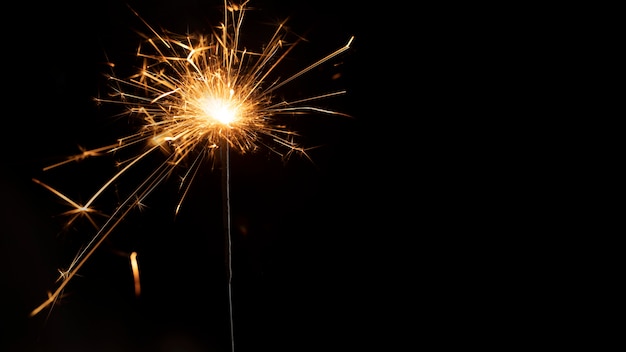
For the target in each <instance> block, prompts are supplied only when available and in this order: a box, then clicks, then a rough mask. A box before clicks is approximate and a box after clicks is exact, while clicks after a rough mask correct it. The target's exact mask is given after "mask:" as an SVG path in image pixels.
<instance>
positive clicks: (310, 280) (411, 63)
mask: <svg viewBox="0 0 626 352" xmlns="http://www.w3.org/2000/svg"><path fill="white" fill-rule="evenodd" d="M129 4H130V5H131V6H132V7H133V8H134V9H135V10H136V11H137V12H138V13H139V14H140V15H141V16H142V17H143V18H144V19H145V20H146V21H147V22H148V23H149V24H150V25H153V26H154V27H155V28H157V29H160V28H164V29H167V30H170V31H172V32H175V33H184V32H185V31H187V30H190V31H195V30H197V31H208V30H210V29H211V26H212V25H214V24H217V23H218V21H219V20H220V19H221V14H222V3H221V2H219V1H205V2H202V1H191V0H185V1H150V2H148V1H131V2H129ZM249 7H251V8H254V9H255V11H251V12H250V13H251V15H250V16H248V17H247V18H246V22H244V28H243V33H244V36H246V37H245V38H248V39H249V41H250V45H251V46H252V45H257V44H258V45H261V44H262V43H263V41H264V40H266V39H267V38H269V35H270V34H271V33H272V31H273V28H274V27H272V25H273V24H275V23H276V22H277V21H279V20H282V19H285V18H289V19H288V22H287V23H288V25H289V26H291V29H292V30H293V31H295V32H297V33H303V34H305V37H306V38H307V39H308V41H307V42H304V43H302V44H300V45H299V47H298V50H295V51H294V52H293V58H291V57H290V59H289V60H287V61H286V63H285V68H284V69H286V70H288V69H295V68H298V67H299V64H300V63H302V64H308V63H310V62H312V61H313V60H315V59H317V58H320V57H322V56H324V55H326V54H327V53H330V52H332V51H334V50H335V49H337V48H339V47H341V46H343V45H344V44H345V43H346V42H347V40H348V39H349V38H350V37H351V36H353V35H354V36H355V39H354V43H353V45H352V49H351V50H350V51H349V52H347V53H346V54H344V55H342V56H340V57H338V58H337V59H335V60H333V61H332V62H329V63H327V64H325V65H323V66H321V67H319V68H318V69H316V70H315V71H314V72H311V73H310V74H309V75H308V76H304V77H301V78H299V79H298V80H296V81H294V82H292V84H290V85H289V87H285V88H286V89H287V90H288V91H290V92H296V93H301V94H309V93H312V94H315V93H316V92H321V91H325V90H335V89H338V88H345V89H347V91H348V93H347V94H346V95H345V96H341V97H339V98H333V99H332V101H330V102H329V103H328V104H330V107H332V108H334V109H336V110H340V111H342V112H345V113H347V114H350V115H351V116H352V118H343V117H339V118H338V117H328V116H312V117H310V120H308V122H306V123H304V124H302V126H301V130H300V131H301V133H302V138H303V144H305V145H315V146H318V145H319V146H321V147H320V148H316V149H313V150H311V151H310V155H311V158H312V160H313V162H311V161H309V160H307V159H306V158H299V157H297V156H295V157H292V158H291V159H289V161H288V162H286V163H284V162H282V161H281V160H280V158H279V157H277V156H276V155H272V154H271V153H268V152H259V153H255V154H246V155H239V154H233V155H232V164H231V175H232V180H231V193H232V199H231V207H232V221H233V231H232V234H233V240H234V245H233V257H232V259H233V270H234V274H233V275H234V276H233V309H234V332H235V349H236V350H237V351H241V352H244V351H302V350H335V349H337V350H338V349H343V350H356V349H359V348H362V347H364V346H369V347H372V346H375V345H379V346H381V347H385V346H386V347H387V348H389V346H391V345H392V344H393V343H394V341H396V340H397V339H398V337H399V336H407V335H408V336H411V335H413V334H414V333H415V330H413V323H412V321H413V319H415V318H416V317H415V316H414V315H413V314H414V313H410V305H409V304H408V303H407V304H402V305H400V304H398V302H399V301H400V297H403V296H406V295H408V294H407V288H408V287H414V286H415V284H416V282H418V281H420V280H424V275H426V276H428V275H431V274H428V272H429V271H430V270H431V269H432V268H434V267H435V265H434V264H432V263H431V264H430V265H431V268H430V269H429V268H426V269H424V268H422V270H421V271H413V270H412V269H411V270H406V269H407V267H406V266H404V267H401V264H400V263H401V262H404V261H405V260H406V259H407V257H406V252H407V248H408V247H409V246H415V242H414V241H415V240H419V238H420V237H419V234H418V231H417V230H416V228H418V227H419V224H418V223H419V221H420V220H419V219H420V218H421V217H423V216H424V215H423V213H421V214H420V212H419V211H417V210H416V208H415V202H416V199H415V198H414V197H415V195H414V194H413V193H412V191H411V188H409V187H402V188H400V187H398V185H399V184H400V182H401V180H404V179H409V180H412V181H411V183H414V182H417V175H418V173H419V172H420V171H419V169H418V168H417V165H418V163H419V160H418V159H420V158H421V157H423V156H424V155H425V154H428V153H423V154H420V153H419V152H418V153H417V154H415V151H416V150H417V149H418V147H417V144H416V143H418V142H417V141H418V140H419V136H418V134H416V135H411V136H410V138H408V139H406V138H404V137H403V136H404V135H405V133H404V132H406V131H403V130H405V129H408V128H410V126H411V125H413V126H414V123H416V110H415V107H414V106H413V104H414V103H417V101H410V102H407V101H406V100H404V95H406V94H407V91H406V88H403V87H402V86H399V85H397V84H396V83H397V78H398V77H404V78H405V81H406V82H407V83H406V84H408V85H409V86H408V88H409V90H413V89H417V88H416V85H415V82H413V81H412V78H410V77H409V76H408V75H410V74H411V72H412V71H413V70H414V69H415V65H416V58H415V57H414V56H412V55H411V53H410V51H407V50H413V49H411V47H415V46H416V45H417V46H419V43H418V42H416V41H415V40H413V41H404V39H403V40H398V37H399V36H402V35H405V34H406V33H404V32H403V31H404V27H402V26H400V24H401V23H403V21H398V20H397V19H396V20H395V21H397V22H395V26H394V18H393V16H392V15H387V14H385V13H384V9H383V8H371V7H365V5H363V4H361V3H357V2H331V1H306V2H287V1H268V0H263V1H259V2H251V3H250V4H249ZM396 10H397V9H396ZM381 11H382V12H383V13H381ZM15 16H17V17H19V21H20V23H21V25H20V26H16V27H13V28H12V29H11V30H9V31H7V32H8V33H7V34H6V35H7V38H6V40H5V45H6V47H5V49H3V51H5V50H6V51H7V52H8V54H6V55H5V57H6V58H10V60H9V61H8V64H7V65H6V66H5V69H6V72H7V76H6V80H7V81H10V82H11V84H10V87H9V88H8V89H9V90H8V96H5V99H6V101H7V104H10V105H11V107H12V109H11V112H10V113H5V115H6V116H9V117H8V119H10V120H11V121H12V123H11V125H10V127H9V125H6V126H7V127H6V128H5V134H7V136H6V139H4V143H5V151H6V153H5V154H6V161H5V163H4V171H3V172H2V179H1V181H2V184H1V187H2V194H3V201H2V206H3V211H2V231H3V234H2V240H3V243H2V248H1V249H2V270H3V272H2V273H3V280H2V281H1V282H2V292H3V293H4V295H3V304H2V320H3V322H2V323H3V325H4V328H3V333H4V334H5V335H6V337H5V338H4V339H3V344H4V345H5V348H4V349H3V350H6V351H229V350H230V336H229V320H228V310H227V309H228V305H227V302H228V298H227V284H226V268H225V251H224V233H223V227H222V222H221V221H222V209H223V208H222V205H223V204H222V198H221V191H222V184H221V180H220V176H221V173H220V172H219V169H211V166H210V165H207V166H206V168H205V169H204V170H203V171H202V172H201V174H200V175H199V176H198V177H197V179H196V181H195V182H194V184H193V186H192V191H191V194H190V195H189V196H188V198H187V199H186V201H185V203H183V207H182V210H181V212H180V213H179V215H178V216H176V217H175V216H174V209H175V205H176V202H177V200H178V199H179V196H180V194H179V193H178V190H177V187H176V185H177V180H176V178H175V177H173V178H172V179H171V180H169V182H166V183H165V184H163V185H162V186H161V187H160V188H159V189H158V190H157V191H155V192H154V193H153V194H152V195H151V196H150V197H149V198H148V200H147V201H146V202H145V203H146V206H147V208H146V210H145V211H143V212H141V213H139V212H137V213H132V214H131V215H129V216H128V218H127V220H126V221H125V222H124V223H123V224H122V225H120V226H119V227H118V228H117V229H116V231H114V233H112V234H111V236H110V237H109V239H108V240H107V241H106V242H105V243H104V245H103V246H102V247H100V248H99V249H98V251H97V252H96V253H95V254H94V255H93V256H92V257H91V258H90V260H89V262H88V263H87V264H86V265H85V266H84V267H83V268H82V269H81V271H80V273H79V274H80V276H78V277H75V278H74V279H73V280H72V282H71V283H70V284H69V285H68V287H67V288H66V290H65V294H66V295H67V296H66V297H65V298H64V299H63V300H62V301H61V302H60V304H58V305H56V306H55V307H54V309H52V310H51V311H49V310H45V311H43V312H42V313H40V314H39V315H37V316H35V317H33V318H29V317H28V313H29V312H30V311H31V310H32V309H34V308H35V307H36V306H38V305H39V304H40V303H41V302H43V301H44V300H45V298H46V291H48V290H53V289H54V288H55V287H56V286H55V279H56V278H57V271H56V270H57V268H61V267H66V266H67V265H69V263H70V262H71V260H72V258H73V256H74V254H75V253H76V251H77V250H78V249H79V248H80V246H81V245H83V244H84V243H85V242H86V241H87V240H88V239H89V235H90V234H92V233H93V229H91V228H90V227H89V224H88V223H86V222H84V223H80V222H78V223H76V226H75V227H73V228H72V229H70V230H69V231H62V225H63V221H64V218H63V217H59V216H58V215H59V214H60V213H62V212H63V211H65V210H68V209H67V208H66V207H65V206H64V204H63V203H62V201H60V200H59V199H58V198H56V197H55V196H54V195H53V194H52V193H50V192H48V191H47V190H45V189H43V188H42V187H41V186H39V185H37V184H35V183H34V182H32V181H31V179H32V178H37V179H40V180H42V181H44V182H46V183H48V184H50V185H52V186H53V187H57V188H58V189H60V190H61V191H63V192H65V193H67V194H68V195H69V196H70V197H73V198H74V199H78V200H82V201H85V199H82V198H81V197H88V196H89V194H90V193H93V191H94V189H96V188H98V187H99V185H101V184H102V183H103V182H104V181H105V180H106V179H107V178H108V177H110V176H111V175H112V174H113V172H114V170H115V169H114V166H113V160H112V159H109V158H106V157H104V158H95V159H91V160H87V161H84V162H81V163H77V164H74V165H69V166H67V167H63V168H60V169H55V170H52V171H47V172H43V171H41V168H42V167H44V166H47V165H49V164H51V163H53V162H55V161H58V160H61V159H63V158H64V157H65V156H67V155H72V154H75V153H76V152H77V151H78V149H77V147H78V146H79V145H81V146H84V147H86V148H94V147H98V146H101V145H107V144H108V143H111V142H114V141H115V140H116V139H117V138H118V137H120V136H123V135H124V134H125V133H128V132H129V131H130V130H128V128H127V127H125V126H124V121H125V120H124V119H112V118H111V116H113V115H114V114H117V113H119V112H120V111H119V108H118V107H116V106H106V105H105V106H96V104H95V103H94V102H93V99H92V98H93V97H95V96H99V95H102V94H103V93H105V92H106V90H107V89H108V87H107V85H106V80H104V79H103V73H105V72H108V71H107V67H106V66H105V65H104V63H105V62H107V61H110V62H114V63H115V64H116V69H117V70H118V73H120V75H121V76H124V74H125V73H131V72H133V70H134V69H135V66H133V65H136V64H137V61H136V60H135V57H134V55H135V53H136V48H137V45H138V43H139V41H140V38H139V36H138V35H137V34H136V33H135V32H134V30H135V29H139V30H141V31H144V32H145V26H144V25H143V24H142V23H141V22H140V20H139V19H138V18H137V17H135V16H134V15H133V14H132V12H131V11H130V10H129V9H128V8H127V7H126V4H125V3H124V2H121V1H109V2H104V1H98V2H95V3H93V2H90V3H89V4H87V3H85V4H84V5H76V4H73V3H69V2H68V3H64V2H55V3H48V4H43V5H39V4H38V5H33V6H30V5H27V4H22V5H21V6H19V7H18V8H16V10H15ZM268 24H270V25H268ZM248 33H249V34H248ZM408 37H412V36H411V35H409V36H408ZM413 39H414V38H413ZM400 45H402V47H401V46H400ZM292 72H293V71H292ZM337 73H340V74H341V76H340V78H339V79H332V77H333V75H335V74H337ZM285 74H287V73H285ZM389 77H394V79H393V80H391V79H389ZM408 94H413V99H414V100H415V99H416V97H417V96H416V95H414V92H411V91H409V92H408ZM9 102H10V103H9ZM407 106H408V108H407ZM407 122H409V124H407ZM408 155H412V156H411V157H409V156H408ZM420 155H421V157H420ZM141 171H142V172H148V171H149V170H141ZM139 174H141V172H140V173H139ZM137 177H140V176H137ZM126 182H128V183H123V182H122V181H120V187H132V185H133V179H132V178H129V179H128V181H126ZM111 202H112V203H114V202H115V199H113V198H112V199H111ZM432 206H433V207H435V208H436V207H437V205H435V204H433V205H432ZM401 228H402V230H400V229H401ZM415 248H419V246H415ZM132 251H137V252H138V257H139V265H140V268H141V274H142V295H141V297H140V298H136V297H135V296H134V294H133V286H132V277H131V272H130V267H129V264H128V257H127V255H128V254H129V253H130V252H132ZM408 252H412V253H413V254H412V255H415V256H418V254H417V252H414V251H413V250H409V251H408ZM401 253H404V254H401ZM401 268H402V270H400V269H401ZM420 276H421V278H419V277H420ZM409 301H413V302H414V303H415V301H414V299H411V300H409ZM428 310H430V308H428Z"/></svg>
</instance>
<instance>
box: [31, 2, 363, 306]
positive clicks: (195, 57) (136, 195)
mask: <svg viewBox="0 0 626 352" xmlns="http://www.w3.org/2000/svg"><path fill="white" fill-rule="evenodd" d="M246 5H247V1H245V2H244V3H242V4H239V5H234V4H229V3H227V2H226V1H225V2H224V17H223V19H222V20H223V22H222V23H221V24H220V25H219V26H218V27H217V30H216V31H215V32H212V33H210V34H208V35H205V34H185V35H178V34H173V33H169V32H167V31H163V32H157V31H156V30H155V29H153V28H152V27H151V26H150V25H149V24H148V23H147V22H146V21H144V20H143V19H142V18H141V17H140V16H139V14H137V13H136V12H135V11H134V10H132V9H131V11H132V12H133V13H135V15H137V17H138V18H139V19H140V20H141V21H142V22H143V24H144V25H145V26H146V28H147V32H148V34H145V35H142V37H143V39H144V41H143V42H142V43H141V44H140V46H139V48H138V51H137V58H138V59H139V60H141V69H140V70H138V72H136V73H135V74H134V75H132V76H130V77H127V78H121V77H118V76H116V75H114V74H111V75H110V76H108V79H109V82H110V87H111V89H112V92H111V94H110V95H109V96H108V97H107V98H97V99H96V101H97V102H98V103H112V104H120V105H122V106H124V107H125V108H126V111H127V112H128V117H129V118H130V120H131V121H133V122H137V124H138V125H140V128H139V129H138V130H137V131H136V132H135V133H133V134H130V135H127V136H124V137H121V138H119V139H118V140H117V143H111V144H110V145H108V146H106V147H101V148H96V149H93V150H81V153H80V154H78V155H76V156H71V157H68V158H67V159H66V160H64V161H61V162H58V163H55V164H53V165H51V166H48V167H46V168H44V171H47V170H50V169H53V168H58V167H61V166H63V165H65V164H67V163H70V162H78V161H81V160H83V159H86V158H89V157H95V156H101V155H106V154H109V155H111V154H116V155H117V156H125V158H124V159H123V161H121V162H119V163H118V166H119V169H118V170H117V172H116V173H114V174H113V175H112V176H111V177H110V178H109V179H108V180H107V181H106V182H104V184H103V185H102V186H101V187H100V188H98V189H97V190H96V191H95V192H94V194H93V195H92V196H91V197H90V198H89V200H88V201H87V202H86V203H85V204H81V203H79V202H75V201H73V200H72V199H70V198H69V197H67V196H66V195H65V194H64V193H62V192H61V191H59V190H57V189H55V188H52V187H50V186H48V185H46V184H44V183H43V182H41V181H38V180H35V182H37V183H38V184H40V185H42V186H44V187H45V188H46V189H48V190H49V191H51V192H53V193H54V194H56V195H57V196H58V197H59V198H61V199H63V200H64V201H65V202H66V204H67V205H68V206H69V207H70V208H71V210H69V211H68V212H67V213H66V214H68V215H70V220H69V222H72V223H73V222H75V221H76V220H77V217H79V216H84V217H86V218H87V220H88V221H89V222H90V223H91V224H92V225H94V226H96V232H95V234H94V235H93V236H92V237H91V240H90V241H89V242H88V243H87V244H86V245H85V246H84V247H83V248H82V249H81V251H80V252H79V253H78V254H77V255H76V257H75V258H74V260H73V261H72V263H71V265H70V267H69V268H68V269H67V270H64V271H63V273H64V275H63V277H62V280H61V282H60V284H59V285H58V287H57V289H56V291H54V292H53V293H52V294H51V295H50V296H49V297H48V299H47V300H46V301H45V302H43V303H42V304H41V305H40V306H39V307H37V308H36V309H34V310H33V311H32V312H31V316H33V315H36V314H38V313H39V312H40V311H41V310H43V309H45V308H47V307H49V306H52V305H53V304H54V302H55V301H56V299H57V298H59V297H60V295H61V293H62V292H63V290H64V288H65V287H66V285H67V284H68V282H69V281H70V280H71V279H72V278H73V277H74V276H75V275H76V272H77V271H79V270H80V268H81V267H82V266H83V265H84V264H85V262H86V261H87V259H88V258H89V257H91V255H92V254H93V253H94V251H95V250H96V249H97V248H98V247H99V246H100V245H101V244H102V243H103V241H104V240H105V239H106V238H107V237H108V236H109V235H110V234H111V233H112V232H113V231H114V230H115V229H116V228H117V226H118V225H119V224H120V223H121V222H122V221H123V220H124V219H125V218H126V216H127V215H128V214H129V213H130V212H131V211H133V210H135V209H138V208H141V207H142V206H143V205H144V204H145V200H146V198H147V197H148V196H149V195H150V194H151V193H152V192H153V191H154V190H155V188H156V187H157V186H159V185H160V184H161V183H162V182H163V181H165V180H166V179H168V177H169V176H170V175H171V174H172V173H173V172H174V171H175V170H176V169H181V170H182V176H181V183H180V188H181V197H180V200H179V202H178V204H177V206H176V207H175V208H176V211H178V209H179V208H180V206H181V204H182V202H183V200H184V198H185V196H186V194H187V193H188V191H189V187H190V185H191V184H192V181H193V179H194V177H195V175H196V174H197V171H198V170H199V168H200V167H201V165H203V164H204V163H203V162H204V161H206V160H207V159H210V158H213V157H214V156H215V151H216V149H218V148H222V149H226V150H232V151H234V152H239V153H241V154H245V153H249V152H254V151H257V150H258V149H261V148H265V149H267V150H270V151H272V152H274V153H276V154H277V155H279V156H280V157H282V158H288V157H289V156H291V155H292V154H293V153H296V154H302V155H303V156H305V157H307V158H308V155H307V154H306V150H307V149H306V148H304V147H302V146H301V145H299V144H298V143H297V141H296V139H297V133H296V132H295V131H292V130H289V129H288V128H287V127H286V124H285V123H284V122H281V121H284V118H285V117H290V116H293V115H295V114H310V113H316V114H326V115H334V116H347V115H345V114H343V113H340V112H337V111H332V110H328V109H326V108H322V107H318V106H316V105H314V103H315V102H316V101H319V100H322V99H328V98H331V97H335V96H339V95H342V94H345V91H343V90H341V91H332V92H326V93H323V94H319V95H314V96H310V97H307V98H300V99H298V100H295V101H287V100H283V99H280V100H279V99H277V98H276V93H277V91H278V89H279V88H282V87H284V86H286V85H287V84H289V83H290V82H292V81H294V80H296V79H298V78H300V77H302V76H304V75H305V74H307V73H309V72H310V71H311V70H312V69H314V68H316V67H318V66H320V65H322V64H324V63H326V62H328V61H330V60H332V59H334V58H336V57H337V56H339V55H341V54H343V53H344V52H346V51H347V50H349V49H350V45H351V43H352V40H353V38H349V39H348V40H347V42H346V43H345V44H344V45H343V46H341V47H340V48H339V49H337V50H335V51H333V52H331V53H330V54H327V55H325V56H322V57H321V58H319V59H317V60H315V61H313V62H312V63H309V64H307V65H305V66H303V68H302V69H300V70H299V71H297V72H296V73H294V74H291V75H287V76H286V77H287V78H281V77H282V76H283V74H284V73H282V72H281V73H279V71H280V63H281V62H282V61H283V60H284V59H285V58H286V57H287V55H288V54H289V53H290V52H291V51H292V50H293V48H294V47H295V46H296V44H298V43H299V42H301V41H302V38H301V37H299V36H294V40H293V41H291V39H290V37H289V34H290V33H289V31H288V30H287V29H286V27H285V25H284V23H281V24H279V25H277V27H276V30H275V32H274V33H273V34H272V35H271V37H270V39H269V41H268V42H267V43H266V44H265V45H264V46H263V47H262V49H261V50H260V51H250V50H248V49H246V48H244V47H242V45H241V43H240V39H241V36H242V32H241V29H242V24H243V19H244V15H245V13H246V12H247V11H248V9H247V8H246ZM114 66H115V65H113V64H111V65H110V67H111V68H113V67H114ZM281 116H282V117H283V120H281V119H279V117H281ZM137 150H139V152H136V151H137ZM157 151H158V152H162V153H164V157H163V159H162V163H161V164H160V165H159V166H157V167H156V168H153V169H151V170H152V171H149V172H148V173H147V174H146V176H145V178H144V179H140V180H136V184H135V186H134V187H131V189H132V191H131V192H129V193H128V194H126V195H123V196H122V198H121V199H122V202H121V203H120V204H119V205H118V206H117V207H116V208H115V209H114V210H113V211H112V213H111V214H110V215H108V216H107V217H106V220H105V221H104V223H103V224H102V225H98V224H96V222H95V221H94V219H93V217H92V216H90V215H91V214H92V213H99V212H98V211H97V210H96V209H97V208H98V207H97V202H98V200H100V198H101V196H102V195H103V194H105V192H107V191H109V192H115V191H116V190H115V189H113V188H114V187H113V185H114V184H115V183H116V182H118V181H119V182H121V181H122V179H123V177H124V176H125V175H127V171H128V170H130V169H137V170H142V167H141V166H140V165H142V164H141V162H142V161H144V160H145V159H146V158H147V157H148V156H149V155H152V154H156V153H157ZM123 153H127V154H123ZM125 182H132V181H125ZM130 259H131V265H132V266H133V275H134V277H135V290H136V291H135V292H136V294H137V295H138V294H139V289H140V287H139V277H138V271H137V270H138V269H137V266H136V265H137V263H136V253H133V254H132V255H131V258H130Z"/></svg>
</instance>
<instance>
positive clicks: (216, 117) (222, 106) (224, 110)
mask: <svg viewBox="0 0 626 352" xmlns="http://www.w3.org/2000/svg"><path fill="white" fill-rule="evenodd" d="M232 93H233V90H231V96H232ZM200 104H201V109H202V111H203V112H204V113H205V114H206V117H207V118H208V119H209V120H210V121H218V122H219V123H221V124H224V125H227V126H229V125H230V124H231V123H232V122H235V121H236V120H237V118H238V109H237V106H236V104H235V103H234V102H233V101H231V99H230V98H229V99H220V98H216V97H207V98H203V99H201V100H200Z"/></svg>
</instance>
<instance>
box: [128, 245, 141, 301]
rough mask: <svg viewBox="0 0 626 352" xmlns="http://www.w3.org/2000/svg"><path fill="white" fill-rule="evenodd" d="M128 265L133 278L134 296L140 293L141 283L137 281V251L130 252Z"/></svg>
mask: <svg viewBox="0 0 626 352" xmlns="http://www.w3.org/2000/svg"><path fill="white" fill-rule="evenodd" d="M130 267H131V269H132V270H133V280H134V281H135V296H136V297H139V296H140V295H141V283H140V282H139V264H138V263H137V252H132V253H131V254H130Z"/></svg>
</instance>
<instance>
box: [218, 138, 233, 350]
mask: <svg viewBox="0 0 626 352" xmlns="http://www.w3.org/2000/svg"><path fill="white" fill-rule="evenodd" d="M222 145H223V147H222V151H221V154H220V156H221V163H222V165H221V167H222V201H223V205H222V207H223V213H224V233H225V235H226V267H227V269H226V270H227V280H228V315H229V320H230V342H231V351H233V352H234V351H235V330H234V322H233V283H232V281H233V266H232V245H233V242H232V237H231V231H230V227H231V226H230V225H231V223H230V220H231V217H230V147H229V145H228V141H227V140H225V141H224V142H223V143H222Z"/></svg>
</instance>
